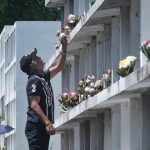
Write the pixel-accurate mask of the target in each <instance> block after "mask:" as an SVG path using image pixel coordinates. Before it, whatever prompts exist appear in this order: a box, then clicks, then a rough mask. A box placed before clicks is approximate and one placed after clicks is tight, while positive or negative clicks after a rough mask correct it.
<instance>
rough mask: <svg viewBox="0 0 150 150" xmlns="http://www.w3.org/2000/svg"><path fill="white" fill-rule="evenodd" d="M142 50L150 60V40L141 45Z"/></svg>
mask: <svg viewBox="0 0 150 150" xmlns="http://www.w3.org/2000/svg"><path fill="white" fill-rule="evenodd" d="M140 49H141V51H142V52H143V53H144V55H145V56H146V57H147V58H148V60H150V40H147V41H144V42H143V43H142V44H141V46H140Z"/></svg>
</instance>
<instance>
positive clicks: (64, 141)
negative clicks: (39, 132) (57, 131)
mask: <svg viewBox="0 0 150 150" xmlns="http://www.w3.org/2000/svg"><path fill="white" fill-rule="evenodd" d="M61 150H69V132H68V131H64V133H61Z"/></svg>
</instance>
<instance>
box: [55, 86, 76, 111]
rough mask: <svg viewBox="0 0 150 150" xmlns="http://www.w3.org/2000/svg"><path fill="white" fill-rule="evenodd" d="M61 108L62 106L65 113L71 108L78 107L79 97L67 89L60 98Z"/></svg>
mask: <svg viewBox="0 0 150 150" xmlns="http://www.w3.org/2000/svg"><path fill="white" fill-rule="evenodd" d="M58 101H59V103H60V104H59V106H61V108H62V110H63V111H67V110H68V109H69V108H72V107H74V106H76V105H77V104H78V102H79V96H78V95H77V94H76V93H74V92H71V91H70V90H68V89H65V92H64V93H63V94H59V96H58Z"/></svg>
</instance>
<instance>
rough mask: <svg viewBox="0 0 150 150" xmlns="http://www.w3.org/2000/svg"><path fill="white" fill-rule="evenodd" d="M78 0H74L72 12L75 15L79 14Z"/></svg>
mask: <svg viewBox="0 0 150 150" xmlns="http://www.w3.org/2000/svg"><path fill="white" fill-rule="evenodd" d="M78 9H79V0H74V14H75V15H76V16H79V15H78V13H79V10H78Z"/></svg>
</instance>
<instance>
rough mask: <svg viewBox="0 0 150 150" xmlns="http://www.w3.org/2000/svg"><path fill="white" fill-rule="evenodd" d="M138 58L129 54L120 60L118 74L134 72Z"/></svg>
mask: <svg viewBox="0 0 150 150" xmlns="http://www.w3.org/2000/svg"><path fill="white" fill-rule="evenodd" d="M136 60H137V58H136V57H135V56H128V57H126V59H123V60H121V61H120V62H119V67H118V70H117V73H118V75H120V76H121V77H125V76H127V75H129V74H130V73H132V72H133V70H134V66H135V63H136Z"/></svg>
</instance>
